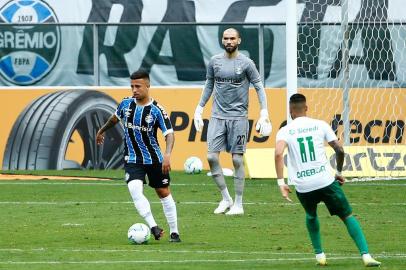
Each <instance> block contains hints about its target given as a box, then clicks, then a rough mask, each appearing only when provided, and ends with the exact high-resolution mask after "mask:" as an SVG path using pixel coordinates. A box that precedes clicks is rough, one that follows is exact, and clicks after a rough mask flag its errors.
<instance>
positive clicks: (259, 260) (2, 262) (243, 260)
mask: <svg viewBox="0 0 406 270" xmlns="http://www.w3.org/2000/svg"><path fill="white" fill-rule="evenodd" d="M405 257H406V256H382V258H392V259H403V258H405ZM349 259H351V260H360V257H359V256H343V257H330V258H329V260H349ZM313 260H314V258H309V257H306V258H257V259H208V260H131V261H123V260H120V261H114V260H112V261H106V260H101V261H31V262H21V261H0V264H24V265H25V264H128V263H131V264H137V263H138V264H146V263H166V264H185V263H252V262H286V261H313Z"/></svg>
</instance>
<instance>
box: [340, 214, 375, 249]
mask: <svg viewBox="0 0 406 270" xmlns="http://www.w3.org/2000/svg"><path fill="white" fill-rule="evenodd" d="M344 223H345V226H347V230H348V233H349V234H350V235H351V238H352V239H353V240H354V242H355V244H356V245H357V247H358V249H359V252H360V253H361V255H362V254H366V253H369V251H368V244H367V240H366V239H365V236H364V233H363V232H362V229H361V226H360V225H359V223H358V220H357V219H356V218H355V217H354V216H349V217H348V218H346V219H345V220H344Z"/></svg>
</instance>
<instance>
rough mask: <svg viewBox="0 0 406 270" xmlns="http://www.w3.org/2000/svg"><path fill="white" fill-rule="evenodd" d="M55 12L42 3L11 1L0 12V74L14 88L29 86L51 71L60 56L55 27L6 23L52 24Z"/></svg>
mask: <svg viewBox="0 0 406 270" xmlns="http://www.w3.org/2000/svg"><path fill="white" fill-rule="evenodd" d="M55 22H58V19H57V17H56V15H55V12H54V11H53V10H52V9H51V7H50V6H49V5H48V4H47V3H45V2H44V1H40V0H34V1H23V0H19V1H16V0H13V1H10V2H8V3H7V4H6V5H4V6H3V7H1V8H0V23H5V25H3V26H2V27H1V28H0V52H1V54H0V74H1V75H2V76H3V78H5V79H6V80H7V81H9V82H11V83H13V84H17V85H30V84H34V83H36V82H38V81H39V80H41V79H42V78H44V77H45V76H46V75H47V74H48V73H49V72H50V71H51V70H52V69H53V67H54V65H55V63H56V61H57V60H58V57H59V52H60V28H59V26H57V25H53V24H47V25H32V26H31V25H18V26H15V25H14V26H11V25H7V23H22V24H30V23H55Z"/></svg>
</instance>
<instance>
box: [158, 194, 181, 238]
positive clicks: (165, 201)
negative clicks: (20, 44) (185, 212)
mask: <svg viewBox="0 0 406 270" xmlns="http://www.w3.org/2000/svg"><path fill="white" fill-rule="evenodd" d="M161 203H162V208H163V210H164V214H165V217H166V220H167V222H168V225H169V230H170V233H179V232H178V217H177V213H176V204H175V201H174V200H173V197H172V194H169V195H168V196H166V197H165V198H162V199H161Z"/></svg>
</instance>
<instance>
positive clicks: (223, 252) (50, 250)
mask: <svg viewBox="0 0 406 270" xmlns="http://www.w3.org/2000/svg"><path fill="white" fill-rule="evenodd" d="M33 251H38V252H39V251H41V252H53V251H62V252H79V253H80V252H91V253H96V252H102V253H114V252H136V253H154V252H155V253H199V254H251V255H254V254H259V255H313V253H311V252H273V251H235V250H162V249H67V248H63V249H59V248H56V249H50V248H43V247H39V248H33V249H18V248H10V249H7V248H3V249H0V252H33ZM374 255H375V256H376V257H406V253H398V252H397V253H391V252H381V253H374ZM327 256H336V257H337V256H348V254H346V253H327Z"/></svg>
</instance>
